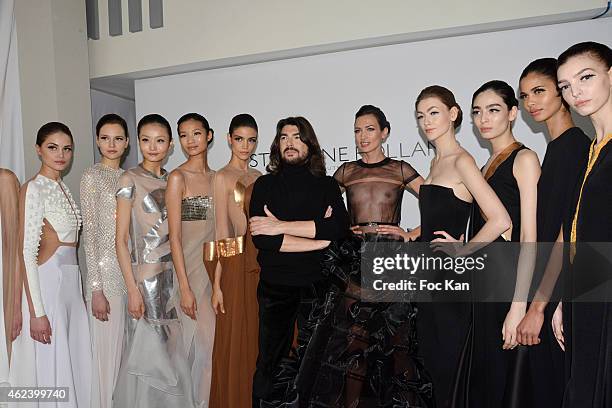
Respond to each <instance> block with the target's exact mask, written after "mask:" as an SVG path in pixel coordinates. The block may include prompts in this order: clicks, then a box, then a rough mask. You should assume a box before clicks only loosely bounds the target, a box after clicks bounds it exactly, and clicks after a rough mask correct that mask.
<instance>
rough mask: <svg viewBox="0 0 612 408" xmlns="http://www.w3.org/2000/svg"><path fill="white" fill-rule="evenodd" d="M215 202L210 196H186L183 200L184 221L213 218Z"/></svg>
mask: <svg viewBox="0 0 612 408" xmlns="http://www.w3.org/2000/svg"><path fill="white" fill-rule="evenodd" d="M213 214H214V204H213V198H212V197H210V196H194V197H185V198H183V200H182V202H181V220H182V221H203V220H209V219H212V218H213Z"/></svg>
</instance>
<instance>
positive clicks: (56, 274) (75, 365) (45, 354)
mask: <svg viewBox="0 0 612 408" xmlns="http://www.w3.org/2000/svg"><path fill="white" fill-rule="evenodd" d="M38 274H39V280H40V290H41V294H42V300H43V304H44V306H45V312H46V313H47V318H48V319H49V323H50V324H51V344H42V343H39V342H37V341H34V340H33V339H32V337H30V314H29V311H28V306H27V300H26V296H25V293H24V294H23V302H22V315H23V330H22V331H21V334H20V335H19V337H18V338H17V339H16V340H15V341H14V342H13V352H12V354H11V366H10V373H9V381H10V383H11V385H12V386H14V387H67V388H68V402H58V403H49V402H45V403H41V404H40V406H41V407H44V408H47V407H58V408H79V407H80V408H85V407H89V405H90V386H91V343H90V337H89V324H88V321H87V311H86V309H85V303H84V302H83V297H82V295H81V294H82V291H81V273H80V271H79V267H78V265H77V258H76V248H74V247H68V246H60V247H59V248H58V249H57V250H56V251H55V253H54V254H53V256H52V257H51V258H49V260H47V261H46V262H45V263H44V264H42V265H40V266H39V267H38ZM11 406H13V404H9V407H11ZM15 406H16V407H19V408H22V407H38V403H23V402H20V403H19V404H17V405H15Z"/></svg>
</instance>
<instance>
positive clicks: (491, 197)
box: [456, 153, 512, 254]
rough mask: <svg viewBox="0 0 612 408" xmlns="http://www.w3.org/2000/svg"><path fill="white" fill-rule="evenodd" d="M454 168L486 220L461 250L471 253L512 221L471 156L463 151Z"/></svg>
mask: <svg viewBox="0 0 612 408" xmlns="http://www.w3.org/2000/svg"><path fill="white" fill-rule="evenodd" d="M456 170H457V173H458V174H459V177H460V179H461V182H462V183H463V184H464V185H465V187H466V188H467V189H468V191H469V192H470V194H472V197H474V200H476V202H477V203H478V206H479V207H480V209H481V210H482V212H483V213H484V215H485V217H486V220H487V221H486V222H485V224H484V225H483V227H482V228H481V229H480V231H478V233H477V234H476V235H475V236H474V237H473V238H472V239H471V240H470V242H468V243H467V244H466V245H465V246H464V248H463V250H462V252H463V253H464V254H471V253H473V252H474V251H476V250H478V249H480V248H482V247H483V246H485V245H487V244H489V243H491V242H493V241H494V240H495V239H497V238H498V237H499V236H500V235H501V234H502V233H503V232H504V231H506V230H508V229H509V228H510V227H511V226H512V221H511V219H510V216H509V215H508V212H507V211H506V209H505V208H504V206H503V204H502V203H501V201H500V200H499V197H497V195H496V194H495V192H494V191H493V189H492V188H491V186H490V185H489V183H487V181H486V180H485V179H484V177H483V176H482V173H481V172H480V170H479V169H478V167H477V166H476V162H475V161H474V158H472V156H470V155H469V154H467V153H464V154H462V155H461V156H460V157H458V158H457V162H456Z"/></svg>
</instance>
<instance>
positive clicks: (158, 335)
mask: <svg viewBox="0 0 612 408" xmlns="http://www.w3.org/2000/svg"><path fill="white" fill-rule="evenodd" d="M166 180H167V174H166V173H165V172H164V173H163V174H162V176H161V177H157V176H156V175H155V174H152V173H150V172H148V171H147V170H145V169H144V168H143V167H141V166H138V167H134V168H132V169H130V170H127V171H126V172H125V173H123V175H122V176H121V177H120V179H119V187H120V188H119V191H117V200H128V201H130V202H131V204H132V217H131V218H132V219H131V224H130V249H131V253H132V254H131V256H132V272H133V274H134V278H135V280H136V284H137V285H138V289H139V291H140V294H141V295H142V299H143V302H144V307H145V313H144V316H143V317H142V318H140V319H139V320H135V319H131V318H128V319H126V320H127V324H126V335H125V338H126V348H125V351H124V354H123V358H122V362H121V367H120V369H119V376H118V378H117V384H116V386H115V392H114V395H113V407H116V408H126V407H129V408H185V407H187V408H190V407H194V406H195V403H194V398H193V390H192V381H191V370H190V367H189V365H188V362H187V356H186V355H185V351H184V345H183V335H182V332H183V330H182V327H181V323H180V321H179V319H178V316H177V311H176V308H175V307H174V305H173V304H172V303H171V302H170V298H171V295H172V293H173V274H174V268H173V265H172V258H171V255H170V245H169V241H168V219H167V217H168V216H167V214H168V212H167V210H166V203H165V194H166Z"/></svg>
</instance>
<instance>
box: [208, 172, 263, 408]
mask: <svg viewBox="0 0 612 408" xmlns="http://www.w3.org/2000/svg"><path fill="white" fill-rule="evenodd" d="M259 176H261V173H260V172H258V171H257V170H254V169H247V170H246V171H241V170H238V169H235V168H233V167H230V166H229V165H228V166H225V167H224V168H222V169H221V170H219V171H218V172H217V177H216V182H215V196H216V198H217V211H216V221H217V248H218V253H219V259H220V262H221V266H222V275H221V290H222V292H223V300H224V306H225V314H220V315H218V316H217V327H216V334H215V347H214V352H213V375H212V388H211V396H210V407H211V408H228V407H232V408H246V407H250V406H252V383H253V374H254V372H255V362H256V360H257V344H258V342H257V339H258V330H259V320H258V306H257V285H258V283H259V265H258V264H257V250H256V248H255V247H254V246H253V242H252V240H251V235H250V234H249V232H248V208H249V202H250V198H251V193H252V191H253V183H254V182H255V180H256V179H257V178H258V177H259Z"/></svg>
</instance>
